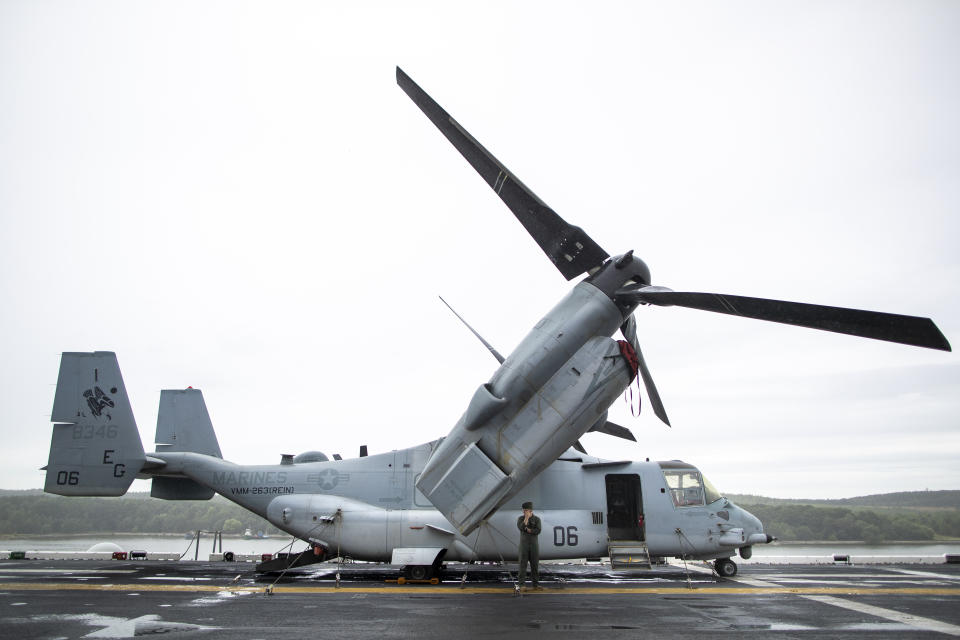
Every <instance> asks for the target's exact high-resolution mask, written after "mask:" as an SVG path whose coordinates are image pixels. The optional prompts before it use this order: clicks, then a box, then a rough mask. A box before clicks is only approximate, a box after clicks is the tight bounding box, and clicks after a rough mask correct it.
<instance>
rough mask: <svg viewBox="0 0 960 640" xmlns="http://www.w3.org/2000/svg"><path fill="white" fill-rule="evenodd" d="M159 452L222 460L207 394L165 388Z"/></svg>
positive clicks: (158, 434)
mask: <svg viewBox="0 0 960 640" xmlns="http://www.w3.org/2000/svg"><path fill="white" fill-rule="evenodd" d="M154 442H156V445H157V451H158V452H161V453H162V452H165V451H189V452H192V453H202V454H204V455H208V456H213V457H214V458H222V457H223V455H221V453H220V444H219V443H218V442H217V434H216V433H214V431H213V423H212V422H211V421H210V414H209V413H207V404H206V403H205V402H204V401H203V392H202V391H200V390H199V389H193V388H190V389H164V390H163V391H161V392H160V410H159V411H158V412H157V434H156V437H155V438H154Z"/></svg>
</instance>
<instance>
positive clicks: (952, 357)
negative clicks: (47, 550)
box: [0, 0, 960, 497]
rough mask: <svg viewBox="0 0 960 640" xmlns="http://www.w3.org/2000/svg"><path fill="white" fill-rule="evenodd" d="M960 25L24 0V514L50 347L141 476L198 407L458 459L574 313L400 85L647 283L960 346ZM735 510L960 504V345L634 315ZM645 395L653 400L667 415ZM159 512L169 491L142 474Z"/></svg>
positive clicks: (11, 344)
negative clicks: (135, 460) (449, 436)
mask: <svg viewBox="0 0 960 640" xmlns="http://www.w3.org/2000/svg"><path fill="white" fill-rule="evenodd" d="M958 34H960V3H957V2H952V1H943V2H925V1H916V0H910V1H903V2H884V1H875V0H874V1H869V2H842V1H841V2H836V1H829V2H755V3H752V2H745V3H744V2H738V3H716V2H703V3H697V2H692V3H691V2H685V3H661V2H650V3H641V2H633V1H631V2H623V3H618V2H591V3H585V2H582V3H569V2H556V1H553V0H551V1H550V2H523V3H513V2H483V3H452V2H416V3H410V2H403V3H400V2H382V3H377V2H337V3H333V2H304V3H294V2H263V3H245V2H237V1H233V0H231V1H229V2H216V3H215V2H192V1H191V2H128V1H126V0H124V1H120V2H54V1H48V2H35V1H33V0H22V1H21V0H3V1H2V2H0V114H2V117H0V335H2V338H0V340H2V344H3V367H2V369H0V399H2V406H3V411H2V419H0V435H2V439H3V446H2V447H0V488H7V489H24V488H31V487H39V486H42V484H43V473H42V472H40V471H38V469H39V468H40V467H41V466H43V465H44V464H46V461H47V453H48V448H49V442H50V433H51V427H50V422H49V415H50V409H51V405H52V402H53V391H54V385H55V383H56V379H57V370H58V366H59V354H60V352H62V351H92V350H96V349H100V350H112V351H116V352H117V355H118V358H119V361H120V366H121V369H122V371H123V373H124V377H125V380H126V384H127V389H128V391H129V393H130V395H131V399H132V402H133V407H134V413H135V415H136V418H137V421H138V425H139V429H140V433H141V435H142V437H143V439H144V442H145V447H146V448H147V450H151V449H152V442H153V434H154V429H155V425H156V412H157V403H158V401H159V397H160V390H161V389H168V388H184V387H186V386H188V385H192V386H194V387H196V388H200V389H202V390H203V392H204V396H205V398H206V400H207V405H208V407H209V410H210V414H211V417H212V418H213V422H214V426H215V428H216V430H217V434H218V436H219V439H220V445H221V448H222V450H223V454H224V457H225V458H227V459H229V460H232V461H235V462H238V463H274V462H278V461H279V460H280V454H281V453H294V454H295V453H299V452H301V451H305V450H311V449H318V450H322V451H324V452H326V453H327V454H332V453H341V454H343V455H344V456H355V455H356V454H357V450H358V448H359V446H360V445H362V444H366V445H368V446H369V448H370V451H371V453H377V452H383V451H388V450H391V449H397V448H403V447H406V446H412V445H416V444H419V443H422V442H426V441H428V440H432V439H435V438H438V437H440V436H443V435H445V434H446V433H447V432H448V431H449V430H450V428H451V427H452V426H453V425H454V423H455V422H456V421H457V420H458V418H459V417H460V415H461V413H462V412H463V410H464V409H465V407H466V405H467V402H468V401H469V399H470V397H471V395H472V393H473V391H474V389H475V388H476V387H477V385H478V384H480V383H482V382H484V381H486V380H487V379H488V378H489V377H490V375H491V374H492V373H493V372H494V370H495V369H496V366H497V364H496V361H495V360H494V359H493V358H491V357H490V355H489V353H488V352H487V351H486V349H484V348H483V346H482V345H481V344H480V343H479V342H477V341H476V339H475V338H474V337H473V336H472V335H470V334H469V332H467V330H466V329H464V328H463V327H462V326H461V325H460V324H459V322H458V321H457V320H456V318H454V317H453V315H451V314H450V312H449V311H448V310H447V309H446V308H445V307H444V306H443V304H442V303H441V302H440V301H439V300H438V298H437V296H438V295H442V296H444V297H445V298H446V299H447V300H448V301H449V302H450V303H451V304H452V305H453V306H454V307H455V308H456V309H457V311H458V312H459V313H460V314H461V315H463V316H464V317H465V318H466V319H467V320H468V321H469V322H470V323H471V324H472V325H473V326H474V327H475V328H476V329H477V330H478V331H480V332H481V333H482V334H483V335H484V336H485V337H486V339H487V340H488V341H490V342H491V343H493V344H494V345H495V346H496V347H497V348H498V349H499V350H500V351H501V352H503V353H504V354H507V353H509V352H510V351H511V350H512V349H513V348H514V347H515V346H516V345H517V343H518V342H519V341H520V340H521V339H522V337H523V336H524V335H525V334H526V333H527V331H529V329H530V328H531V327H532V326H533V325H534V324H536V322H537V321H538V320H539V318H540V317H541V316H542V315H543V314H544V313H546V312H547V311H548V310H549V309H550V308H551V307H552V306H553V304H554V303H555V302H556V301H557V300H558V299H559V298H561V297H562V296H563V295H564V294H565V293H566V291H567V290H568V289H569V287H570V284H568V283H566V282H565V281H564V279H563V278H562V277H561V276H560V275H559V273H557V271H556V270H555V269H554V267H553V266H552V265H551V264H550V263H549V261H548V260H547V259H546V258H545V257H544V256H543V254H542V253H541V251H540V249H539V248H538V247H537V246H536V245H535V244H534V242H533V241H532V240H531V239H530V238H529V237H528V236H527V234H526V233H525V231H524V230H523V228H522V227H521V226H520V224H519V223H518V222H517V221H516V219H515V218H514V217H513V215H512V214H511V213H510V212H509V210H508V209H507V208H506V207H505V206H504V205H503V204H502V203H501V202H500V200H499V199H498V198H497V197H496V196H495V194H494V193H493V192H492V191H491V190H490V188H489V187H487V186H486V185H485V183H484V182H483V181H482V180H481V179H480V178H479V177H478V176H477V175H476V174H475V172H474V171H473V169H471V168H470V167H469V165H467V163H466V162H465V161H464V160H463V159H462V158H461V157H460V155H459V154H458V153H457V152H456V151H455V150H454V149H453V147H451V146H450V144H449V143H448V142H447V141H446V140H445V139H444V138H443V137H442V136H441V135H440V134H439V132H438V131H437V130H436V129H435V128H434V127H433V125H432V124H431V123H430V122H429V121H428V120H427V119H426V118H425V117H424V116H423V115H422V114H421V113H420V111H419V110H418V109H417V108H416V107H415V106H414V105H413V103H412V102H410V100H409V99H408V98H407V96H406V95H405V94H404V93H403V92H402V91H401V90H400V89H399V88H398V87H397V86H396V82H395V78H394V73H395V66H396V65H400V66H401V67H402V68H403V69H404V70H405V71H406V72H407V73H408V74H409V75H410V76H411V77H412V78H413V79H414V80H415V81H416V82H418V83H419V84H420V85H421V86H422V87H423V88H424V89H425V90H426V91H427V92H428V93H430V94H431V95H432V96H433V97H434V98H435V99H436V100H437V101H438V102H439V103H440V104H441V105H442V106H444V107H445V108H446V109H447V111H449V112H450V113H451V114H452V115H453V116H454V117H455V118H456V119H457V120H458V121H459V122H460V123H461V124H462V125H463V126H464V127H466V128H467V129H468V130H469V131H470V132H471V133H472V134H473V135H474V136H475V137H476V138H477V139H478V140H480V141H481V142H482V143H483V144H484V145H485V146H486V147H487V148H488V149H489V150H491V152H493V153H494V154H495V155H496V156H497V157H498V158H499V159H500V160H501V161H502V162H503V163H504V164H505V165H506V166H507V167H509V168H510V169H511V170H512V171H513V173H515V174H516V175H517V176H518V177H519V178H520V179H521V180H523V182H524V183H526V184H527V185H528V186H529V187H530V188H531V189H532V190H533V191H534V192H536V194H537V195H538V196H540V198H541V199H543V200H544V201H545V202H546V203H547V204H549V205H550V206H551V207H552V208H553V209H554V210H555V211H557V212H558V213H559V214H560V215H561V216H563V217H564V218H565V219H566V220H568V221H569V222H571V223H573V224H577V225H579V226H581V227H583V228H584V229H585V230H586V231H587V233H589V234H590V235H591V237H592V238H593V239H594V240H596V241H597V242H598V243H599V244H600V245H601V246H602V247H603V248H605V249H606V250H607V251H608V252H610V253H612V254H615V253H622V252H623V251H626V250H628V249H634V250H635V251H636V253H637V255H639V256H641V257H643V259H644V260H645V261H646V262H647V263H648V264H649V265H650V268H651V271H652V274H653V281H654V284H659V285H664V286H669V287H671V288H673V289H676V290H692V291H714V292H722V293H731V294H740V295H751V296H759V297H771V298H779V299H785V300H796V301H802V302H813V303H819V304H828V305H837V306H848V307H854V308H863V309H873V310H881V311H889V312H894V313H902V314H910V315H919V316H925V317H931V318H933V319H934V320H935V322H936V323H937V324H938V326H939V327H940V328H941V330H942V331H943V332H944V334H945V335H946V336H947V338H948V339H949V340H950V341H951V343H952V344H953V345H954V346H957V345H960V313H958V310H960V303H958V300H957V295H958V283H960V253H958V251H957V244H958V240H960V221H958V220H960V218H958V213H960V206H958V205H960V181H958V176H960V118H958V115H957V114H960V65H958V63H960V38H958ZM637 320H638V324H639V335H640V341H641V345H642V346H643V349H644V353H645V355H646V357H647V361H648V364H649V365H650V367H651V369H652V371H653V374H654V377H655V379H656V382H657V384H658V387H659V389H660V392H661V395H662V397H663V400H664V403H665V405H666V408H667V411H668V412H669V415H670V417H671V420H672V422H673V428H667V427H665V426H664V425H662V424H661V423H660V422H659V421H657V420H656V418H655V417H654V416H653V413H652V411H650V410H649V409H648V408H647V407H646V406H644V410H643V413H642V415H641V417H640V418H639V419H635V418H632V417H631V416H630V411H629V408H628V407H627V405H626V404H625V403H623V402H618V403H617V404H616V405H614V408H613V409H612V410H611V418H612V419H614V420H615V421H617V422H619V423H620V424H623V425H626V426H629V427H630V428H631V429H632V430H633V431H634V433H636V434H637V436H638V439H639V443H636V444H634V443H627V442H625V441H622V440H616V439H613V438H611V437H609V436H604V435H596V434H590V435H587V436H585V437H584V439H583V442H584V444H585V446H586V447H587V449H588V451H589V452H590V453H591V454H594V455H599V456H601V457H606V458H614V459H623V458H631V459H638V460H642V459H644V458H647V457H649V458H651V459H676V458H680V459H684V460H686V461H688V462H691V463H693V464H696V465H697V466H699V467H700V468H701V469H702V470H703V471H704V472H705V473H706V474H707V476H708V477H709V478H711V480H712V481H713V483H714V484H715V485H717V487H718V488H719V489H720V490H721V491H724V492H736V493H759V494H764V495H770V496H778V497H847V496H855V495H864V494H870V493H881V492H888V491H900V490H922V489H927V488H929V489H958V488H960V424H958V423H960V418H958V416H960V393H958V390H960V363H958V359H957V355H956V354H950V353H941V352H935V351H930V350H926V349H918V348H912V347H906V346H901V345H894V344H888V343H882V342H876V341H870V340H864V339H859V338H852V337H848V336H839V335H834V334H827V333H824V332H820V331H812V330H807V329H799V328H794V327H786V326H781V325H774V324H770V323H765V322H759V321H751V320H744V319H739V318H731V317H726V316H720V315H717V314H712V313H706V312H700V311H692V310H686V309H679V308H649V307H648V308H641V309H640V310H639V311H638V313H637ZM644 405H646V400H644ZM134 488H135V490H146V489H148V485H147V483H145V482H142V481H138V483H137V484H135V485H134Z"/></svg>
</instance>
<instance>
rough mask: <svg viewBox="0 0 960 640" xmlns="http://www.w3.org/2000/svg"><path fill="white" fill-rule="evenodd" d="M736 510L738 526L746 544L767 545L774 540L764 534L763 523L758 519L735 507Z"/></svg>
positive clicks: (741, 508)
mask: <svg viewBox="0 0 960 640" xmlns="http://www.w3.org/2000/svg"><path fill="white" fill-rule="evenodd" d="M731 506H735V505H731ZM736 510H737V513H738V516H739V520H740V526H742V527H743V533H744V537H745V538H746V540H747V544H751V545H753V544H767V543H769V542H773V541H774V540H776V538H774V537H773V536H771V535H769V534H766V533H764V531H763V523H762V522H760V518H758V517H757V516H755V515H753V514H752V513H750V512H749V511H747V510H746V509H744V508H743V507H736ZM731 519H732V518H731Z"/></svg>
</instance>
